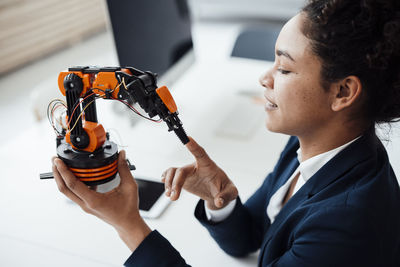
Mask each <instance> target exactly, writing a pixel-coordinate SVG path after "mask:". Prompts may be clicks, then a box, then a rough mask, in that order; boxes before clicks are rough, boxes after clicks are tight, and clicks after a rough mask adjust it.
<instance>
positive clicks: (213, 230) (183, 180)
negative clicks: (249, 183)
mask: <svg viewBox="0 0 400 267" xmlns="http://www.w3.org/2000/svg"><path fill="white" fill-rule="evenodd" d="M260 83H261V85H262V86H263V87H265V93H264V95H265V98H266V106H265V110H266V114H267V115H266V126H267V128H268V129H269V130H270V131H274V132H280V133H283V134H287V135H291V136H292V137H291V138H290V139H289V142H288V144H287V145H286V147H285V148H284V150H283V152H282V154H281V156H280V158H279V160H278V163H277V164H276V166H275V168H274V170H273V172H272V173H270V174H269V175H268V177H267V178H266V179H265V181H264V183H263V184H262V186H261V187H260V188H259V189H258V190H257V191H256V192H255V193H254V195H253V196H252V197H250V199H249V200H247V201H246V203H245V204H242V202H241V200H240V198H239V197H238V190H237V189H236V187H235V186H234V185H233V183H232V182H231V181H230V179H229V178H228V177H227V175H226V174H225V173H224V171H223V170H221V169H220V168H219V167H218V166H217V165H216V164H215V163H214V162H213V161H212V160H211V159H210V158H209V157H208V155H207V154H206V152H205V151H204V149H202V148H201V147H200V146H199V145H198V144H197V143H196V142H195V141H194V140H193V139H191V141H190V142H189V143H188V144H187V148H188V149H189V151H190V152H192V154H193V155H194V157H195V159H196V161H195V162H194V163H192V164H190V165H187V166H184V167H181V168H170V169H168V170H167V171H165V172H164V174H163V181H164V182H165V187H166V194H167V195H168V196H169V197H170V198H171V199H172V200H177V199H178V198H179V195H180V193H181V190H182V188H183V189H185V190H187V191H189V192H191V193H193V194H196V195H198V196H199V197H200V198H201V200H200V202H199V204H198V205H197V207H196V211H195V215H196V217H197V218H198V219H199V220H200V222H201V223H202V224H203V225H204V226H205V227H206V228H207V229H208V230H209V232H210V234H211V235H212V236H213V238H214V239H215V240H216V241H217V242H218V244H219V245H220V247H221V248H222V249H223V250H224V251H226V252H227V253H228V254H231V255H233V256H238V257H240V256H245V255H247V254H248V253H250V252H253V251H256V250H258V249H260V255H259V265H260V266H330V265H332V266H400V190H399V185H398V183H397V180H396V177H395V175H394V173H393V171H392V169H391V166H390V163H389V161H388V157H387V154H386V151H385V149H384V147H383V146H382V144H381V142H380V141H379V139H378V138H377V137H376V135H375V124H376V123H380V122H392V121H394V120H396V119H398V118H399V117H400V4H399V3H398V1H396V0H393V1H392V0H385V1H384V0H359V1H356V0H354V1H346V0H325V1H323V0H313V1H310V2H308V4H307V5H306V6H305V7H304V8H303V10H302V12H300V13H299V14H298V15H296V16H295V17H293V18H292V19H291V20H290V21H289V22H288V23H287V24H286V25H285V26H284V27H283V29H282V31H281V33H280V35H279V37H278V40H277V42H276V59H275V63H274V65H273V67H272V68H271V69H270V70H269V71H268V72H267V73H266V74H265V75H264V76H262V77H261V79H260ZM266 149H267V148H266ZM124 155H125V154H124V152H122V153H121V154H120V157H119V166H118V168H119V174H120V176H121V184H120V186H119V187H118V188H117V189H115V190H114V191H112V192H110V193H107V194H105V195H102V194H99V193H96V192H92V191H90V190H88V189H87V188H86V187H85V186H84V185H83V184H82V183H80V182H79V181H78V180H77V179H76V178H75V177H74V176H73V174H72V173H71V172H70V171H69V170H68V168H67V167H66V166H65V165H64V164H63V163H62V161H61V160H59V159H54V165H55V166H54V167H53V172H54V175H55V178H56V181H57V184H58V186H59V188H60V190H61V191H62V192H63V193H64V194H66V195H67V196H68V197H69V198H71V199H72V200H74V201H75V202H77V203H78V204H79V205H80V206H81V207H82V208H83V209H84V210H85V211H87V212H89V213H91V214H94V215H96V216H98V217H100V218H101V219H103V220H105V221H106V222H108V223H110V224H111V225H113V226H114V227H115V228H116V229H117V231H118V233H119V234H120V236H121V238H122V239H123V240H124V241H125V243H126V244H127V246H128V247H129V248H130V249H131V250H132V251H133V253H132V255H131V257H130V258H129V259H128V260H127V262H126V263H125V264H126V265H129V266H181V265H186V263H185V261H184V260H183V258H182V257H181V256H180V255H179V253H178V252H177V251H176V250H175V249H174V248H173V247H172V246H171V244H170V243H169V242H168V241H167V240H166V239H164V238H163V237H162V236H161V235H160V234H159V233H158V232H157V231H151V230H150V229H149V227H148V226H147V225H146V224H145V222H144V221H143V220H142V219H141V218H140V215H139V211H138V208H137V186H136V183H135V182H134V180H133V179H132V176H131V174H130V172H129V170H128V168H127V166H126V163H125V161H124ZM126 203H129V204H128V205H127V204H126ZM114 207H118V209H114ZM121 207H122V209H123V210H121ZM117 210H118V211H117ZM160 247H161V248H162V249H157V248H160ZM154 253H156V254H157V257H153V255H154Z"/></svg>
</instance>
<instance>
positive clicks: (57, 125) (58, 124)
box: [47, 79, 161, 136]
mask: <svg viewBox="0 0 400 267" xmlns="http://www.w3.org/2000/svg"><path fill="white" fill-rule="evenodd" d="M121 84H123V85H124V89H125V90H126V91H128V90H127V89H126V84H125V80H124V79H122V82H121V83H119V84H118V85H117V86H116V87H115V88H114V89H113V90H112V91H111V92H107V93H113V92H114V91H115V90H116V89H118V88H119V87H120V86H121ZM93 90H98V91H100V92H103V93H104V94H102V95H100V94H96V93H94V92H93ZM128 94H129V91H128ZM129 95H130V94H129ZM91 96H95V99H94V100H92V101H90V102H89V103H88V104H87V105H86V106H85V107H83V109H82V111H81V113H80V114H79V116H78V118H77V119H76V121H75V122H73V126H72V128H71V127H70V126H71V124H72V121H71V120H72V118H73V115H74V113H75V111H76V109H77V108H78V106H80V105H81V103H82V102H83V101H85V100H86V99H87V98H88V97H91ZM98 98H103V99H107V98H106V92H105V91H104V90H102V89H99V88H91V89H90V91H89V93H88V94H87V95H86V96H85V97H84V98H83V99H82V100H80V101H79V99H78V100H77V102H76V103H75V104H74V106H73V111H72V114H71V115H70V118H69V120H68V121H67V123H66V125H65V124H64V123H63V122H62V119H61V116H60V118H59V119H58V120H57V119H56V118H55V112H56V110H58V109H60V108H62V109H63V111H62V113H61V114H64V113H66V111H67V104H66V103H65V101H63V100H61V99H54V100H52V101H50V103H49V105H48V106H47V118H48V120H49V122H50V125H51V126H52V127H53V129H54V131H55V133H56V134H57V135H58V136H59V135H63V130H68V131H72V130H73V129H74V128H75V126H76V125H77V123H78V121H79V118H81V117H82V116H84V115H83V114H84V113H85V110H86V109H87V108H88V107H89V106H90V105H91V104H92V103H93V102H94V101H95V100H96V99H98ZM110 99H112V100H117V101H119V102H121V103H123V104H124V105H125V106H127V107H128V108H129V109H130V110H131V111H133V112H134V113H136V114H137V115H139V116H140V117H142V118H144V119H147V120H150V121H152V122H157V123H160V122H161V119H158V120H154V119H152V118H149V117H146V116H144V115H143V114H141V113H140V112H139V111H138V110H137V109H135V108H134V107H133V106H132V105H130V104H129V103H128V102H126V101H123V100H121V99H117V98H114V97H112V96H111V98H110ZM78 101H79V102H78ZM59 129H62V130H61V131H60V130H59Z"/></svg>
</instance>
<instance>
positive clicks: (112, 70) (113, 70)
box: [99, 67, 121, 72]
mask: <svg viewBox="0 0 400 267" xmlns="http://www.w3.org/2000/svg"><path fill="white" fill-rule="evenodd" d="M118 70H121V67H102V68H100V70H99V71H101V72H116V71H118Z"/></svg>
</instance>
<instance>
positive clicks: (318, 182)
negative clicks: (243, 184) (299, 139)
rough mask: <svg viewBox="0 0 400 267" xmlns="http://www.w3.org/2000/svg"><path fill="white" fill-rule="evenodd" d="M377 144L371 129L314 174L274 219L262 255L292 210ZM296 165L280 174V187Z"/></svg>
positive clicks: (345, 170)
mask: <svg viewBox="0 0 400 267" xmlns="http://www.w3.org/2000/svg"><path fill="white" fill-rule="evenodd" d="M379 142H380V141H379V139H378V138H377V137H376V135H375V129H374V128H373V129H372V128H371V129H369V130H368V131H366V132H365V133H364V135H363V136H362V137H360V138H359V139H358V140H356V141H355V142H353V143H352V144H350V145H349V146H348V147H346V148H345V149H344V150H343V151H341V152H340V153H338V154H337V155H336V156H335V157H334V158H333V159H331V160H330V161H329V162H328V163H327V164H325V165H324V166H323V167H322V168H321V169H320V170H319V171H318V172H317V173H316V174H314V175H313V176H312V177H311V178H310V179H309V180H308V181H307V183H306V184H305V185H303V187H302V188H300V190H299V191H297V192H296V194H294V195H293V196H292V197H291V198H290V199H289V201H288V202H287V203H286V204H285V205H284V206H283V208H282V210H281V211H280V212H279V214H278V215H277V217H276V218H275V221H274V223H273V224H271V226H270V227H269V229H268V231H267V233H266V236H265V238H264V242H263V245H262V246H261V253H262V254H263V253H264V252H265V246H266V245H267V243H268V241H269V240H270V239H271V238H272V237H273V236H274V235H275V234H276V230H277V228H278V227H279V226H281V225H282V223H283V222H284V221H285V220H286V219H287V217H288V216H289V214H290V213H291V212H292V211H293V210H294V209H296V208H297V207H298V206H299V205H301V204H302V203H303V202H305V201H306V200H308V199H309V198H311V197H312V196H313V195H315V194H317V193H318V192H320V191H321V190H322V189H324V188H325V187H327V186H328V185H330V184H331V183H332V182H334V181H335V180H337V179H339V178H340V177H341V176H342V175H343V174H344V173H345V172H347V171H348V170H349V169H351V168H352V167H353V166H355V165H357V164H358V163H360V162H361V161H363V160H365V159H366V158H367V157H370V156H371V153H373V150H374V149H375V150H376V144H377V143H379ZM374 144H375V145H374ZM371 145H372V146H371ZM295 161H297V159H295ZM298 164H299V163H298V161H297V165H295V164H293V161H292V162H291V163H290V164H289V166H288V168H287V170H288V171H286V172H284V173H283V174H282V176H283V175H284V177H285V178H284V179H282V180H281V181H280V183H279V184H280V186H282V185H283V184H284V182H286V181H287V179H289V177H290V175H291V174H292V173H293V172H294V171H295V168H296V167H297V166H298ZM277 184H278V183H277ZM280 186H279V187H280ZM279 187H278V188H275V190H274V192H276V190H278V189H279ZM271 196H272V195H271ZM271 196H270V197H271ZM262 258H263V255H260V260H261V261H262Z"/></svg>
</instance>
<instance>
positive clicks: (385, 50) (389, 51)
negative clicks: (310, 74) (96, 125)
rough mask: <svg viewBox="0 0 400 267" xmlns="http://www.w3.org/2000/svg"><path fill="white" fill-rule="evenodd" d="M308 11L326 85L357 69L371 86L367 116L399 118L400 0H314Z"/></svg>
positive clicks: (307, 31)
mask: <svg viewBox="0 0 400 267" xmlns="http://www.w3.org/2000/svg"><path fill="white" fill-rule="evenodd" d="M302 12H304V13H305V15H306V19H305V22H304V25H303V29H302V31H303V34H304V35H305V36H306V37H307V38H309V39H310V40H311V48H312V52H313V53H314V54H315V55H317V56H318V57H319V58H320V59H321V62H322V70H321V80H322V81H321V82H322V85H323V86H324V87H326V86H327V85H329V84H330V83H332V82H335V81H339V80H340V79H343V78H345V77H347V76H349V75H355V76H357V77H358V78H359V79H360V81H361V83H362V86H363V89H364V92H366V96H367V100H366V102H365V105H364V107H365V113H364V115H365V116H366V118H367V119H369V120H370V121H371V122H375V123H382V122H394V121H399V120H400V1H399V0H309V1H308V2H307V4H306V6H305V7H304V8H303V9H302Z"/></svg>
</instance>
